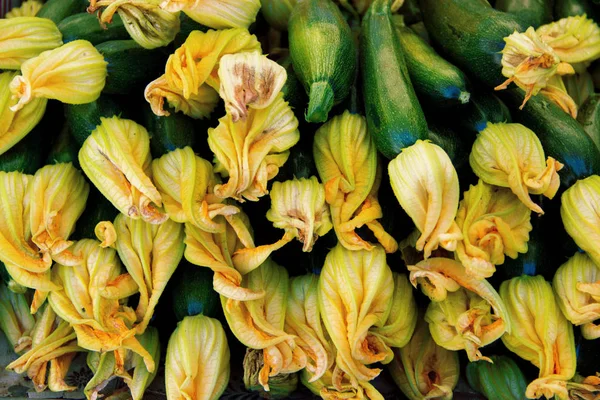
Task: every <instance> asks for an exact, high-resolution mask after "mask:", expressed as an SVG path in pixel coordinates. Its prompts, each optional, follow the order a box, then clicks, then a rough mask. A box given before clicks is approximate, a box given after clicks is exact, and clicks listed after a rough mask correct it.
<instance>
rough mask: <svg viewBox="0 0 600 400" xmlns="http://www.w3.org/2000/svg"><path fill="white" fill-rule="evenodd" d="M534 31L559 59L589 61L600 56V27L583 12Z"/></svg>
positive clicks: (575, 61)
mask: <svg viewBox="0 0 600 400" xmlns="http://www.w3.org/2000/svg"><path fill="white" fill-rule="evenodd" d="M536 33H537V34H538V35H539V36H540V38H541V39H542V40H543V41H544V42H546V43H547V44H548V46H550V47H551V48H552V49H553V50H554V52H555V53H556V55H557V56H558V57H559V58H560V60H561V61H564V62H568V63H580V62H591V61H594V60H595V59H597V58H598V57H600V28H599V27H598V24H596V23H595V22H594V20H592V19H590V18H587V17H586V15H585V14H583V15H577V16H573V17H567V18H562V19H560V20H558V21H556V22H552V23H549V24H546V25H542V26H540V27H539V28H538V29H537V30H536Z"/></svg>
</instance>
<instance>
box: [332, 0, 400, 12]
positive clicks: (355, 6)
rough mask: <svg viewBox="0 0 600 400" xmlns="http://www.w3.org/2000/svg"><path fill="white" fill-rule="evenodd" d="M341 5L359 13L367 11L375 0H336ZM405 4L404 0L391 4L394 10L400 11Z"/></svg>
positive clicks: (395, 0)
mask: <svg viewBox="0 0 600 400" xmlns="http://www.w3.org/2000/svg"><path fill="white" fill-rule="evenodd" d="M336 1H337V2H338V3H339V4H340V5H341V6H343V7H344V8H345V9H347V10H349V11H351V12H357V13H359V14H361V15H362V14H364V13H365V12H367V10H368V9H369V7H370V6H371V3H373V1H374V0H336ZM402 4H404V0H394V1H393V2H392V5H391V9H392V12H394V13H395V12H396V11H398V9H399V8H400V7H401V6H402Z"/></svg>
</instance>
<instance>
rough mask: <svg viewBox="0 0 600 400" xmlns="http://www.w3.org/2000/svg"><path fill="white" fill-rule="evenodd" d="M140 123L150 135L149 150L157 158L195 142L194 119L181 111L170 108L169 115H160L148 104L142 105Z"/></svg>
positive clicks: (191, 145) (192, 144) (192, 145)
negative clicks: (177, 111)
mask: <svg viewBox="0 0 600 400" xmlns="http://www.w3.org/2000/svg"><path fill="white" fill-rule="evenodd" d="M142 107H143V111H142V125H143V126H144V127H145V128H146V129H147V130H148V134H149V135H150V151H151V153H152V157H153V158H158V157H161V156H163V155H165V154H166V153H168V152H170V151H173V150H175V149H182V148H184V147H186V146H190V147H192V148H193V147H194V145H195V144H196V134H195V133H196V132H195V128H194V125H195V121H194V120H193V119H192V118H190V117H188V116H186V115H184V114H181V113H176V112H175V111H174V110H170V115H168V116H166V117H160V116H158V115H156V114H154V113H153V112H152V109H151V108H150V106H148V104H144V105H142Z"/></svg>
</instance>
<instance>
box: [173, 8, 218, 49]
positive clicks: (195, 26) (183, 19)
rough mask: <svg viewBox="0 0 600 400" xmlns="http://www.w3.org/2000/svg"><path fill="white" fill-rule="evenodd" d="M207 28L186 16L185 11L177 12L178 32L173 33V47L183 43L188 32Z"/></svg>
mask: <svg viewBox="0 0 600 400" xmlns="http://www.w3.org/2000/svg"><path fill="white" fill-rule="evenodd" d="M208 29H209V28H208V27H206V26H204V25H202V24H200V23H199V22H196V21H194V20H193V19H191V18H190V17H188V16H187V14H186V13H183V12H182V13H179V32H177V35H175V39H174V40H173V45H174V47H175V48H178V47H180V46H181V45H182V44H183V42H185V40H186V39H187V38H188V36H189V35H190V33H192V32H193V31H202V32H206V31H208Z"/></svg>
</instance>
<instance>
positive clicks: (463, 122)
mask: <svg viewBox="0 0 600 400" xmlns="http://www.w3.org/2000/svg"><path fill="white" fill-rule="evenodd" d="M457 114H458V118H456V116H454V117H453V116H448V118H449V120H451V121H452V120H454V121H455V124H456V125H457V128H458V129H459V130H460V131H464V132H467V133H469V136H471V137H472V139H473V140H474V139H475V137H476V136H477V134H478V133H479V132H481V131H482V130H484V129H485V128H486V127H487V124H488V123H489V122H492V123H498V122H511V121H512V118H511V115H510V111H509V109H508V107H507V106H506V104H504V102H502V100H500V98H498V96H496V95H495V94H494V93H493V92H491V91H486V90H481V89H477V88H474V90H473V91H472V93H471V99H470V101H469V104H467V106H466V107H463V108H461V109H460V110H458V111H457Z"/></svg>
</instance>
